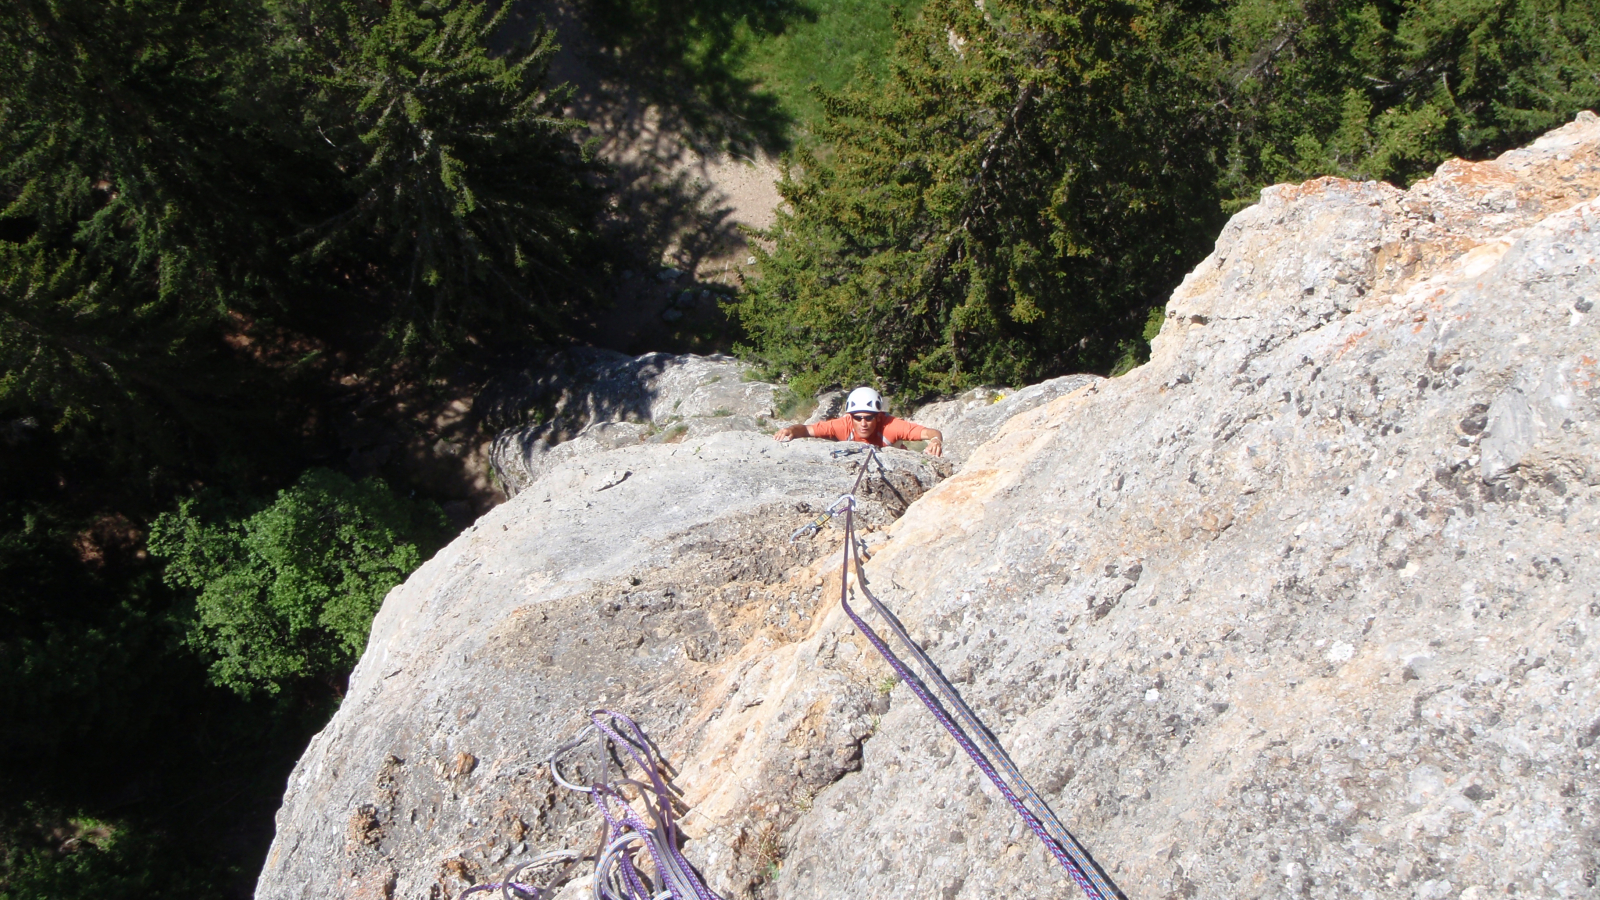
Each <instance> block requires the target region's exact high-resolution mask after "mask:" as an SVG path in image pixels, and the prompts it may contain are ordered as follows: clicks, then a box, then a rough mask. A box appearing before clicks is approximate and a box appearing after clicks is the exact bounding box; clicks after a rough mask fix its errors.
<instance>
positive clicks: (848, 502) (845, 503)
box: [789, 494, 856, 544]
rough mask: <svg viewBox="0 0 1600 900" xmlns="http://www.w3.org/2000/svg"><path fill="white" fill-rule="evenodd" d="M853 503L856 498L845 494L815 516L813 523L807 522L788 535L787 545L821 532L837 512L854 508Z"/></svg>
mask: <svg viewBox="0 0 1600 900" xmlns="http://www.w3.org/2000/svg"><path fill="white" fill-rule="evenodd" d="M855 502H856V498H855V497H854V496H853V495H851V494H845V495H844V496H842V497H840V498H839V499H837V500H835V501H833V505H832V506H830V507H828V508H827V510H825V511H824V512H823V513H822V515H820V516H817V518H816V520H815V521H812V522H807V523H806V524H804V525H801V526H800V527H799V528H796V529H795V531H794V534H791V535H789V543H791V544H792V543H794V542H795V541H798V540H800V539H801V538H803V537H806V536H808V535H813V534H816V533H817V532H818V531H821V530H822V526H824V525H826V524H828V520H829V519H832V518H833V517H834V516H836V515H838V514H839V510H841V509H845V508H848V507H851V506H854V505H855Z"/></svg>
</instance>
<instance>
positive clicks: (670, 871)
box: [457, 709, 721, 900]
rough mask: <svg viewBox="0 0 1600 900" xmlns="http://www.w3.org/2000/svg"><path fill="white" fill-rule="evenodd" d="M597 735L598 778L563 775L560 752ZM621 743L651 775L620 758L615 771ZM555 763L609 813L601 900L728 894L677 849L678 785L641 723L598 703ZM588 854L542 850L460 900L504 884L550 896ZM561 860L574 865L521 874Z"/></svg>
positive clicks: (507, 890)
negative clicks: (643, 861) (550, 873)
mask: <svg viewBox="0 0 1600 900" xmlns="http://www.w3.org/2000/svg"><path fill="white" fill-rule="evenodd" d="M591 735H592V736H594V737H595V738H596V739H597V740H598V742H599V756H600V766H601V770H600V773H599V775H598V776H597V777H596V778H595V780H594V781H592V782H590V784H589V785H588V786H587V787H585V786H583V785H581V784H575V783H573V782H571V781H569V780H567V779H566V778H565V777H564V776H563V775H562V773H561V764H560V759H561V757H562V756H564V755H566V754H567V753H568V752H570V751H572V750H573V749H575V748H577V747H578V746H579V745H581V744H582V743H583V742H584V741H586V740H588V739H589V738H590V737H591ZM614 748H621V749H622V751H623V752H625V753H626V754H627V755H628V757H630V758H631V759H632V760H633V762H634V763H635V764H636V765H637V766H638V767H639V769H640V771H641V772H642V773H644V776H645V777H646V778H648V782H643V781H639V780H637V779H633V778H628V777H626V763H625V762H624V761H622V760H621V759H620V758H619V760H618V762H619V763H621V764H622V765H623V770H622V771H619V772H618V773H617V774H616V777H615V778H613V777H611V773H610V768H611V767H610V760H611V753H610V751H611V750H612V749H614ZM549 765H550V777H552V778H554V779H555V781H556V783H557V784H559V785H561V786H562V787H564V788H567V789H568V790H572V791H578V792H579V793H584V794H588V795H589V796H590V797H591V798H593V800H594V803H595V806H596V807H597V808H599V810H600V815H601V817H602V818H603V819H604V820H605V824H604V825H603V826H602V827H601V829H600V842H599V843H600V850H599V851H598V853H597V854H596V859H595V871H594V900H669V898H670V900H721V898H720V897H718V896H717V895H716V894H714V893H712V891H711V889H710V888H707V887H706V885H705V882H704V881H702V880H701V878H700V875H699V874H698V873H697V872H695V870H694V868H693V867H692V866H690V865H689V861H688V860H687V859H685V858H684V856H683V854H682V853H681V852H680V851H679V850H678V845H679V844H680V843H682V836H681V835H680V834H679V832H678V823H677V819H676V818H675V817H674V816H673V813H672V790H671V788H669V787H668V786H667V782H666V779H665V778H663V777H662V772H663V771H664V770H665V768H666V763H665V761H664V760H662V759H661V757H660V756H659V755H658V754H657V753H656V751H655V746H654V745H653V744H651V742H650V738H649V736H648V735H646V734H645V733H644V729H642V728H640V727H639V725H638V723H636V722H634V721H633V720H632V719H630V718H628V717H627V716H625V715H623V714H622V713H619V712H615V711H613V710H609V709H597V710H595V711H593V712H591V713H590V714H589V724H588V725H587V726H585V727H584V729H583V730H582V731H580V732H578V735H577V736H576V737H574V738H573V739H572V740H570V741H567V742H566V743H565V744H562V745H561V746H560V747H557V748H556V749H555V751H554V752H553V753H551V754H550V758H549ZM625 787H631V788H633V789H635V790H637V791H638V792H639V796H640V797H641V798H643V799H644V806H645V809H646V810H647V815H648V816H649V818H648V819H647V818H646V817H645V816H642V815H640V813H639V811H638V810H637V809H635V808H634V807H633V805H632V804H631V803H629V802H628V798H627V797H626V796H624V794H623V788H625ZM652 820H653V821H652ZM635 843H638V844H643V845H644V850H645V852H646V853H647V854H648V855H649V857H650V862H651V864H652V867H653V868H654V869H655V873H656V877H655V878H653V879H652V878H649V877H647V876H646V875H645V873H643V872H641V871H640V870H639V867H638V866H637V865H636V864H635V859H636V857H637V848H633V847H632V846H631V845H632V844H635ZM581 858H582V857H581V855H580V854H578V853H577V852H576V851H572V850H557V851H554V852H551V853H544V854H540V855H539V856H537V857H535V858H534V859H533V860H531V861H529V862H526V863H523V864H522V865H520V866H517V867H516V868H514V869H512V870H511V871H509V872H507V873H506V874H505V876H504V877H502V878H501V879H500V881H498V882H491V883H488V884H479V885H474V886H472V887H470V888H467V889H466V890H464V891H462V892H461V893H460V894H459V895H457V900H463V898H465V897H467V896H468V895H470V894H474V893H478V892H480V891H499V892H500V895H501V897H502V898H503V900H548V898H550V897H554V896H555V893H556V887H555V885H558V884H559V883H560V882H561V881H562V880H563V879H564V878H565V876H566V874H567V873H568V872H570V871H571V866H572V865H573V864H574V863H576V862H577V861H578V860H580V859H581ZM561 861H568V866H567V867H566V868H565V869H563V870H562V871H560V872H559V873H557V874H556V876H555V877H554V878H551V879H548V880H546V882H545V884H543V885H541V884H539V883H537V882H535V881H534V880H532V879H531V878H527V879H526V880H519V878H524V877H525V875H526V874H531V873H533V872H536V871H537V870H538V869H540V868H542V867H548V866H551V865H553V864H554V863H557V862H561Z"/></svg>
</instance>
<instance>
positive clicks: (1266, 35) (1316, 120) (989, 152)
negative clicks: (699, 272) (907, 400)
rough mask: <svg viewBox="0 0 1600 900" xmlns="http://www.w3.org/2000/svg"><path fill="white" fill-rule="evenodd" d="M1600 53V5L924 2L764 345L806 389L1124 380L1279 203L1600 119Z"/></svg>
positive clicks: (829, 104) (800, 155) (809, 184)
mask: <svg viewBox="0 0 1600 900" xmlns="http://www.w3.org/2000/svg"><path fill="white" fill-rule="evenodd" d="M1597 50H1600V0H1579V2H1558V0H1508V2H1488V0H1440V2H1436V3H1427V4H1424V3H1421V2H1409V3H1393V2H1384V3H1313V4H1301V3H1293V2H1287V0H1232V2H1214V3H1205V2H1188V0H1131V2H1102V0H1092V2H1080V3H1074V4H1071V5H1067V4H1060V3H1031V2H1023V0H993V2H985V3H983V4H972V3H969V2H965V0H937V2H929V3H928V4H927V5H926V6H925V7H924V8H923V12H922V16H921V18H920V19H919V20H918V21H917V22H915V23H910V24H905V25H903V26H902V27H901V39H900V41H899V43H898V44H897V45H896V48H895V51H894V55H893V58H892V59H891V61H890V69H891V76H890V78H889V79H888V80H887V82H886V83H885V84H884V85H882V86H874V85H866V86H856V87H849V88H846V89H844V90H842V91H840V92H838V93H836V94H830V95H826V96H825V97H824V98H823V105H824V109H825V112H826V124H825V125H824V126H823V127H822V128H821V129H820V130H819V136H820V138H821V144H822V146H821V147H820V148H802V149H801V151H800V152H797V153H796V154H795V155H794V158H793V160H792V165H791V166H790V168H789V170H788V174H787V176H786V178H785V180H784V182H783V184H782V185H781V189H782V191H783V195H784V198H785V200H786V201H787V202H788V209H787V210H784V211H780V214H779V217H778V221H777V223H776V225H775V226H774V227H773V228H772V229H770V230H768V231H767V232H766V233H765V234H764V235H763V237H764V238H766V239H767V241H769V242H770V249H769V250H766V251H765V252H759V253H758V255H759V256H760V258H761V264H762V265H761V280H760V281H759V282H757V283H756V284H754V285H753V286H752V287H751V288H750V290H749V291H748V292H747V293H746V294H745V296H744V297H743V298H742V300H741V302H740V303H739V304H738V306H737V308H736V313H737V315H738V317H739V319H740V321H741V323H742V324H743V325H744V327H745V329H746V331H747V333H748V335H749V342H748V344H747V346H745V348H744V350H745V351H746V352H748V353H750V354H752V355H754V356H756V357H757V358H759V359H761V360H763V361H764V362H765V363H766V364H767V366H768V368H769V372H770V373H771V374H775V375H779V376H787V377H789V378H792V379H794V383H795V386H796V389H797V390H800V391H801V392H808V391H812V390H815V389H817V388H820V387H826V386H830V385H843V384H848V383H852V382H861V381H878V382H881V383H883V384H884V385H885V386H886V387H887V388H889V389H891V390H895V391H907V390H909V391H910V392H913V393H921V392H926V391H935V392H949V391H956V390H959V389H961V388H963V387H966V386H970V385H973V384H976V383H980V382H989V383H1010V384H1017V383H1022V382H1025V381H1032V380H1037V379H1039V378H1042V377H1046V376H1049V375H1053V374H1060V373H1063V372H1067V371H1072V370H1097V371H1108V370H1109V371H1117V372H1120V371H1126V370H1127V369H1129V368H1131V367H1133V366H1134V365H1137V364H1138V363H1139V362H1140V361H1142V360H1143V359H1144V358H1146V354H1147V349H1146V348H1145V346H1144V345H1143V343H1142V342H1141V341H1140V339H1139V332H1140V330H1141V328H1142V327H1143V325H1144V315H1145V311H1146V310H1148V309H1150V308H1152V307H1155V306H1159V305H1161V304H1162V303H1163V302H1164V301H1165V299H1166V297H1167V295H1168V294H1169V292H1170V291H1171V290H1172V288H1173V287H1174V286H1176V285H1177V283H1178V281H1179V280H1180V279H1181V277H1182V275H1183V273H1184V272H1185V271H1187V270H1188V269H1189V268H1190V267H1191V266H1192V265H1193V264H1194V263H1195V262H1197V261H1198V260H1199V259H1200V257H1201V256H1202V255H1203V253H1204V252H1205V251H1206V250H1207V249H1209V245H1210V242H1211V239H1212V237H1213V236H1214V235H1215V233H1216V230H1217V228H1218V226H1219V225H1220V224H1221V221H1222V217H1223V216H1224V215H1225V214H1226V213H1227V212H1229V211H1232V210H1235V209H1237V208H1239V207H1240V206H1241V205H1244V204H1247V203H1249V202H1251V201H1252V199H1253V197H1254V195H1255V193H1256V192H1257V191H1258V190H1259V189H1260V188H1261V187H1263V186H1265V185H1266V184H1269V183H1272V182H1274V181H1278V180H1302V179H1305V178H1310V177H1314V176H1319V175H1330V174H1331V175H1343V176H1348V177H1358V178H1384V179H1389V180H1392V181H1395V182H1397V183H1402V184H1404V183H1407V182H1409V181H1412V180H1415V179H1416V178H1418V177H1420V176H1422V175H1425V174H1427V173H1428V172H1429V171H1430V170H1431V169H1432V167H1434V166H1435V165H1436V164H1437V163H1439V162H1440V161H1441V160H1443V159H1445V158H1447V157H1449V156H1451V155H1461V156H1467V157H1480V158H1481V157H1483V156H1487V155H1491V154H1493V153H1498V152H1500V151H1503V150H1505V149H1507V148H1509V147H1511V146H1514V145H1516V144H1518V143H1521V142H1524V141H1527V140H1528V139H1530V138H1532V137H1534V136H1536V135H1537V134H1538V133H1540V132H1541V131H1543V130H1544V129H1546V128H1549V127H1551V126H1553V125H1556V124H1558V123H1560V122H1562V121H1565V120H1566V119H1568V118H1570V117H1571V116H1572V115H1573V113H1575V112H1576V111H1577V110H1579V109H1582V108H1585V107H1588V106H1593V105H1596V104H1597V103H1600V59H1597V54H1596V51H1597Z"/></svg>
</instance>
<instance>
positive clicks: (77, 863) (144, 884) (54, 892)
mask: <svg viewBox="0 0 1600 900" xmlns="http://www.w3.org/2000/svg"><path fill="white" fill-rule="evenodd" d="M25 813H26V815H25V816H23V817H22V818H21V820H20V821H15V822H0V900H41V898H50V900H100V898H107V897H183V898H186V900H205V898H218V900H221V898H223V897H227V896H229V892H228V891H227V890H226V883H227V881H228V880H231V879H230V876H233V875H234V874H235V873H229V872H226V871H219V870H217V869H215V868H211V867H208V866H206V865H205V864H204V863H203V862H200V861H197V860H195V859H193V858H192V857H191V856H190V854H187V853H185V852H184V851H183V849H182V848H179V847H177V846H175V845H173V844H171V843H168V842H165V841H162V840H161V839H160V838H159V837H158V836H155V835H152V834H150V833H148V832H146V831H144V830H142V829H138V828H132V827H129V826H126V825H121V824H118V823H113V822H107V821H99V820H95V819H92V818H85V817H78V816H65V815H61V814H60V813H45V812H43V811H42V810H40V809H38V808H36V807H34V808H26V809H25Z"/></svg>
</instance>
